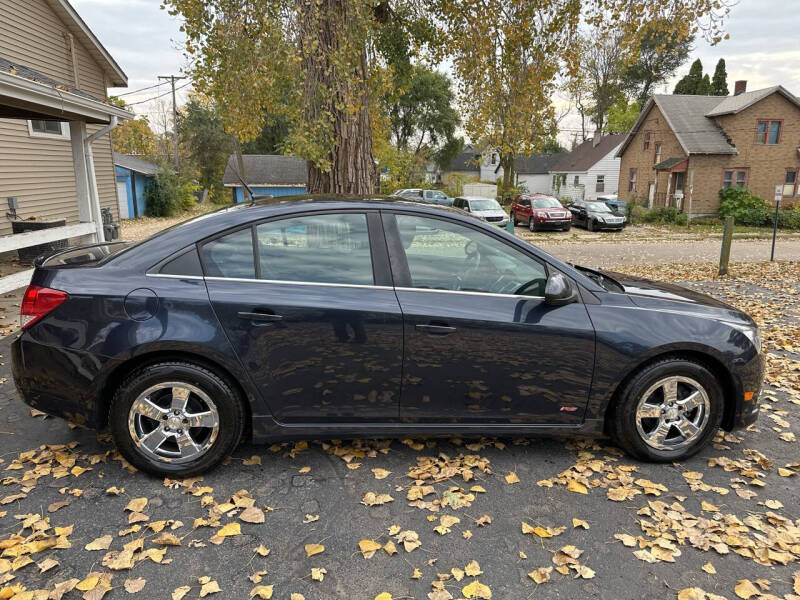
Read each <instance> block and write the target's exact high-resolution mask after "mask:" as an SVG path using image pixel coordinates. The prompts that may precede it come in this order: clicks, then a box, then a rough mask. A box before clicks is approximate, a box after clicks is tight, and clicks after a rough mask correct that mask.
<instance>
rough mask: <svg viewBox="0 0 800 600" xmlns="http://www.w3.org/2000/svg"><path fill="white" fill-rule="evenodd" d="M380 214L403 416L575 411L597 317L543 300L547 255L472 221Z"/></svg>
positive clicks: (517, 417) (530, 415)
mask: <svg viewBox="0 0 800 600" xmlns="http://www.w3.org/2000/svg"><path fill="white" fill-rule="evenodd" d="M383 219H384V228H385V230H386V234H387V243H388V246H389V252H390V258H391V264H392V271H393V274H394V281H395V285H396V288H395V289H396V291H397V297H398V299H399V301H400V306H401V308H402V310H403V315H404V319H405V321H404V328H405V354H404V363H403V389H402V397H401V401H400V416H401V419H403V420H405V421H408V422H438V423H447V422H451V423H452V422H459V423H476V422H477V423H527V424H550V425H552V424H575V423H579V422H581V421H582V419H583V413H584V410H585V407H586V403H587V399H588V394H589V387H590V384H591V380H592V371H593V368H594V329H593V327H592V324H591V322H590V320H589V316H588V313H587V311H586V307H585V306H584V305H583V304H581V303H573V304H567V305H565V306H550V305H547V304H545V302H544V297H543V296H544V287H545V283H546V281H547V276H548V266H547V265H546V264H545V263H544V262H541V261H540V260H538V259H536V258H535V257H533V256H531V255H529V254H527V253H524V252H522V251H521V250H520V249H518V248H516V247H514V246H512V245H511V244H509V243H507V242H506V241H504V240H502V239H501V238H499V237H496V236H494V235H492V234H490V233H488V232H486V231H484V230H483V229H482V228H479V227H470V226H467V225H465V224H463V223H461V222H456V221H451V220H449V219H446V218H441V217H438V216H436V217H433V216H429V215H420V214H413V215H412V214H403V213H401V212H396V213H394V212H384V213H383Z"/></svg>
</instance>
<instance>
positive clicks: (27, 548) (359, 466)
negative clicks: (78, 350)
mask: <svg viewBox="0 0 800 600" xmlns="http://www.w3.org/2000/svg"><path fill="white" fill-rule="evenodd" d="M798 268H799V265H798V263H781V264H772V265H770V264H753V265H747V266H738V267H736V268H735V269H734V273H733V276H732V277H731V278H727V279H724V280H720V281H713V278H712V273H713V266H704V265H699V266H687V265H669V266H661V267H659V266H645V267H627V269H628V270H634V271H636V272H639V273H641V274H644V275H649V276H654V275H655V276H660V277H662V278H669V279H672V280H676V281H683V282H686V283H687V285H690V286H692V287H696V288H697V289H701V290H704V291H707V292H709V293H712V294H714V295H716V296H719V297H721V298H724V299H727V300H729V301H732V302H733V303H735V304H737V305H739V306H741V307H743V308H745V309H746V310H748V311H750V312H751V314H753V315H754V316H755V317H756V319H757V320H759V321H760V322H762V323H763V325H764V334H765V335H764V337H765V338H766V346H767V348H768V349H769V352H770V355H769V357H770V358H769V376H768V385H767V387H766V391H765V393H764V395H763V396H762V399H761V403H762V406H763V408H764V411H763V413H762V416H761V418H760V420H759V422H758V423H757V424H756V425H755V426H753V427H751V428H750V429H749V430H747V431H743V432H738V433H737V434H735V435H725V436H722V435H720V436H719V438H718V440H717V443H716V444H715V445H714V447H709V448H708V449H706V450H705V451H703V452H702V453H701V454H700V455H699V456H697V457H695V458H693V459H691V460H689V461H687V462H685V463H681V464H667V465H653V464H644V463H640V462H638V461H635V460H632V459H630V458H628V457H627V456H624V455H622V454H621V453H620V452H619V451H618V450H617V449H616V448H614V447H613V446H612V445H610V443H609V442H608V441H605V440H600V441H587V440H583V441H581V440H541V439H536V440H512V439H503V440H497V439H491V440H459V439H429V440H372V441H365V442H352V441H344V440H343V441H325V442H309V443H307V444H306V443H302V442H301V443H297V444H283V445H275V446H272V447H269V448H265V447H255V446H252V445H245V446H243V447H241V448H240V449H239V450H238V451H237V453H236V455H235V457H234V458H233V459H232V460H231V461H230V462H229V463H228V464H226V465H225V466H223V467H221V468H219V469H218V470H216V471H214V472H213V473H211V474H209V475H207V476H206V477H205V478H203V479H201V480H188V481H164V480H160V479H155V478H152V477H149V476H146V475H144V474H141V473H136V472H131V469H130V468H126V465H124V464H123V462H122V461H121V460H120V458H119V457H118V456H117V455H116V453H115V452H114V449H113V446H112V445H111V444H110V442H109V440H108V439H107V437H106V436H103V435H101V436H99V437H98V436H97V435H96V434H95V433H93V432H90V431H86V430H82V429H79V428H75V429H73V428H70V427H69V426H68V425H67V424H66V423H65V422H63V421H61V420H57V419H52V418H44V417H43V416H41V415H36V414H35V413H34V415H33V416H32V415H31V412H30V409H29V408H28V407H26V406H24V405H23V404H22V403H21V402H20V401H19V400H18V398H17V394H16V392H15V391H14V389H13V384H12V383H11V381H9V380H5V381H4V382H3V383H2V384H1V385H0V461H2V462H0V472H1V473H2V482H1V483H2V485H0V598H11V597H16V598H25V599H28V598H46V597H50V598H58V597H60V594H62V593H63V597H64V598H67V599H68V598H79V597H83V598H87V599H95V600H96V599H98V598H102V597H104V596H105V597H107V598H125V597H128V596H129V595H131V594H133V595H134V596H135V597H142V598H170V597H173V598H180V597H185V598H198V597H204V596H210V597H212V598H214V597H218V598H248V597H250V596H251V595H255V596H256V597H262V598H269V597H272V598H278V599H281V600H284V599H286V600H289V599H291V600H300V599H301V598H306V599H308V600H311V599H329V598H346V599H367V600H373V599H374V598H376V597H377V598H379V599H380V600H386V599H388V598H394V599H395V600H397V599H400V598H403V599H412V598H413V599H424V598H429V599H431V600H442V599H447V598H489V597H491V598H496V599H506V598H515V599H516V598H588V597H593V598H603V599H605V598H608V599H614V600H626V599H631V600H633V599H637V600H638V599H642V598H644V599H664V598H678V597H679V594H680V593H681V590H685V589H686V588H692V587H695V588H699V589H701V590H703V591H704V592H708V593H713V594H718V595H719V596H722V597H726V598H729V599H733V598H737V597H742V598H754V599H755V598H763V599H770V598H785V599H787V600H792V599H795V600H796V599H797V598H799V597H800V575H796V574H795V573H796V572H800V565H798V562H797V561H798V560H800V520H799V518H800V514H798V513H800V508H799V506H798V500H797V498H798V496H800V473H798V471H800V465H798V463H797V461H800V453H799V452H798V444H797V442H796V441H795V437H794V432H795V431H797V430H798V429H799V428H800V419H798V416H797V411H798V406H797V405H798V403H800V305H798V303H797V301H796V296H797V294H798V292H800V281H799V280H800V278H798V273H799V272H800V271H798ZM10 340H11V336H9V337H6V338H4V339H3V340H2V341H0V354H2V359H0V362H2V363H3V364H2V366H0V370H1V372H0V378H8V377H9V372H8V370H9V365H8V360H9V359H8V356H9V353H8V344H9V343H10ZM367 556H368V558H367ZM537 581H539V582H541V583H537ZM476 582H477V583H476ZM24 590H27V591H24ZM36 590H40V592H36ZM65 590H71V591H65ZM137 590H138V591H137ZM216 590H219V591H216ZM737 590H738V591H737ZM688 593H689V592H686V591H683V592H682V595H681V596H680V597H681V598H702V597H704V596H703V595H701V592H700V591H695V592H694V595H687V594H688ZM14 594H17V595H16V596H14ZM37 594H38V595H37ZM381 594H387V595H383V596H381ZM792 594H795V595H792ZM709 598H713V596H709Z"/></svg>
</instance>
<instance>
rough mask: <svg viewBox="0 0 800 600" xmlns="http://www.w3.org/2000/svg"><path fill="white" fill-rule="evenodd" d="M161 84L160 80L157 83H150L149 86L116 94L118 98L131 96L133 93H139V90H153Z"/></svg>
mask: <svg viewBox="0 0 800 600" xmlns="http://www.w3.org/2000/svg"><path fill="white" fill-rule="evenodd" d="M160 85H161V82H160V81H159V82H158V83H156V84H155V85H149V86H147V87H143V88H139V89H138V90H133V91H131V92H125V93H124V94H115V95H116V97H117V98H122V96H130V95H131V94H138V93H139V92H144V91H146V90H152V89H153V88H156V87H158V86H160Z"/></svg>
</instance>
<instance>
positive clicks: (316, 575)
mask: <svg viewBox="0 0 800 600" xmlns="http://www.w3.org/2000/svg"><path fill="white" fill-rule="evenodd" d="M327 572H328V571H327V569H325V568H324V567H323V568H321V569H320V568H317V567H312V568H311V579H313V580H314V581H322V580H323V579H325V574H326V573H327Z"/></svg>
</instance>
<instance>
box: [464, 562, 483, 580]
mask: <svg viewBox="0 0 800 600" xmlns="http://www.w3.org/2000/svg"><path fill="white" fill-rule="evenodd" d="M464 573H466V574H467V575H468V576H469V577H477V576H478V575H481V574H482V573H483V571H481V566H480V565H479V564H478V561H477V560H473V561H470V562H469V563H468V564H467V566H466V567H464Z"/></svg>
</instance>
